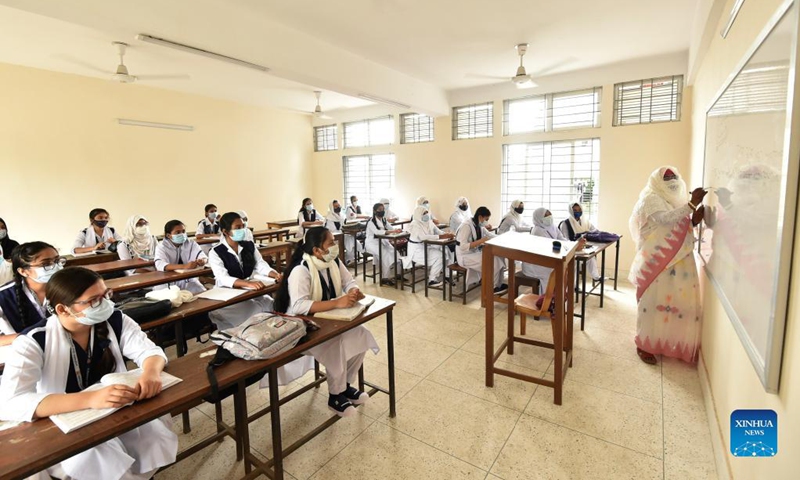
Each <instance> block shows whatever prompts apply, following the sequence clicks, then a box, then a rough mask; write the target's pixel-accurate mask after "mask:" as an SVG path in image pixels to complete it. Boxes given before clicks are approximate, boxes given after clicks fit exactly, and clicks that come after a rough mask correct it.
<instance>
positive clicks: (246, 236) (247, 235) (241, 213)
mask: <svg viewBox="0 0 800 480" xmlns="http://www.w3.org/2000/svg"><path fill="white" fill-rule="evenodd" d="M236 214H237V215H239V216H240V217H242V222H244V228H245V229H246V230H247V231H246V232H244V239H245V240H247V241H248V242H253V243H255V238H253V230H252V229H251V228H250V227H249V226H248V225H249V221H248V218H247V212H245V211H244V210H237V211H236Z"/></svg>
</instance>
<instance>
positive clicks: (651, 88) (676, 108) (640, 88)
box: [613, 75, 683, 127]
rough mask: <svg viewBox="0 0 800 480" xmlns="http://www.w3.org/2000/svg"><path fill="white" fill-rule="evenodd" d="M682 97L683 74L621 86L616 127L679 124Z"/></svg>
mask: <svg viewBox="0 0 800 480" xmlns="http://www.w3.org/2000/svg"><path fill="white" fill-rule="evenodd" d="M682 96H683V75H674V76H671V77H661V78H649V79H647V80H638V81H635V82H625V83H617V84H616V85H614V122H613V125H614V126H615V127H617V126H620V125H636V124H639V123H655V122H677V121H678V120H680V119H681V98H682Z"/></svg>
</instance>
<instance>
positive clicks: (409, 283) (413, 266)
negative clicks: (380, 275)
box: [398, 260, 447, 293]
mask: <svg viewBox="0 0 800 480" xmlns="http://www.w3.org/2000/svg"><path fill="white" fill-rule="evenodd" d="M420 268H421V269H422V277H420V278H419V279H417V270H419V269H420ZM404 276H405V275H404ZM398 281H404V282H405V286H406V287H411V293H417V284H418V283H419V282H427V281H428V278H427V277H426V276H425V264H424V263H417V262H415V261H413V260H412V261H411V281H405V280H398ZM446 283H447V282H444V284H446ZM444 284H442V288H445V286H444Z"/></svg>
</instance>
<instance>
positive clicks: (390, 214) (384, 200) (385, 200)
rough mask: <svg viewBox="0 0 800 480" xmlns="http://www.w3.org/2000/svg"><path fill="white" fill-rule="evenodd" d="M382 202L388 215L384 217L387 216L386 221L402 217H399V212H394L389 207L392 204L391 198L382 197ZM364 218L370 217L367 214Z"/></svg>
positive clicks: (393, 220) (392, 221)
mask: <svg viewBox="0 0 800 480" xmlns="http://www.w3.org/2000/svg"><path fill="white" fill-rule="evenodd" d="M380 202H381V203H382V204H383V208H384V211H385V212H386V215H385V216H384V217H383V218H385V219H386V221H387V222H389V223H394V222H396V221H397V219H398V218H400V217H398V216H397V214H396V213H394V212H393V211H392V209H391V208H389V207H390V206H391V202H390V201H389V199H388V198H385V197H384V198H381V200H380ZM364 218H369V217H368V216H365V217H364Z"/></svg>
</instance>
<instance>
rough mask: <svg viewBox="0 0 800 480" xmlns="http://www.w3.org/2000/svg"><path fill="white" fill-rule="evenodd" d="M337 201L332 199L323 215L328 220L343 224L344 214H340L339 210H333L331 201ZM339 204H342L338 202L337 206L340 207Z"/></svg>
mask: <svg viewBox="0 0 800 480" xmlns="http://www.w3.org/2000/svg"><path fill="white" fill-rule="evenodd" d="M337 201H338V200H334V201H332V202H331V203H329V204H328V214H327V215H325V218H326V219H328V220H330V221H331V222H339V223H340V224H344V215H342V213H341V212H339V213H336V212H334V211H333V202H337ZM341 206H342V204H341V203H340V204H339V207H341Z"/></svg>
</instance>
